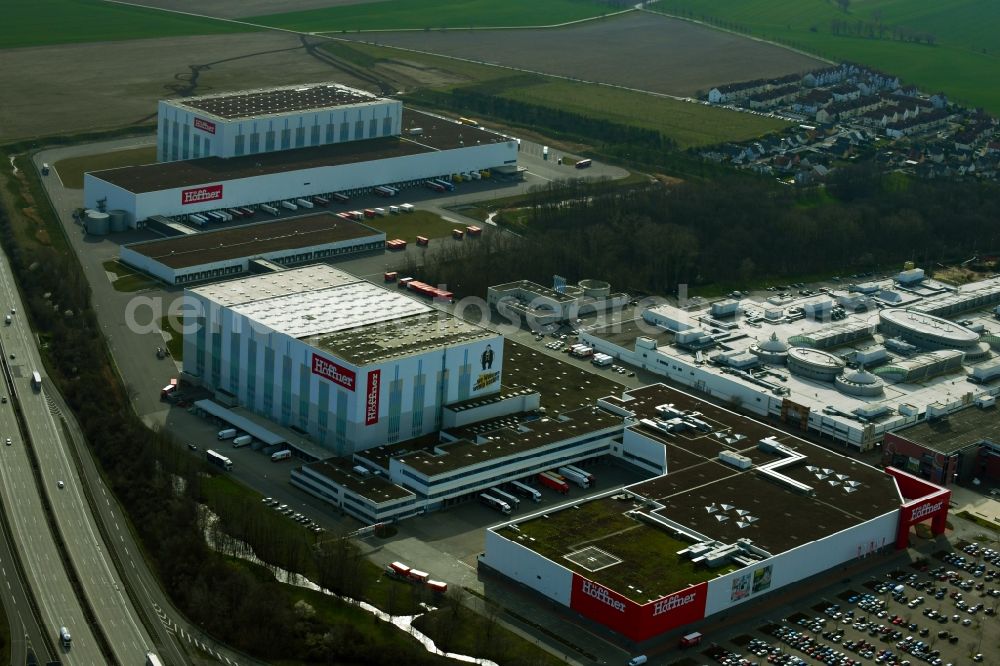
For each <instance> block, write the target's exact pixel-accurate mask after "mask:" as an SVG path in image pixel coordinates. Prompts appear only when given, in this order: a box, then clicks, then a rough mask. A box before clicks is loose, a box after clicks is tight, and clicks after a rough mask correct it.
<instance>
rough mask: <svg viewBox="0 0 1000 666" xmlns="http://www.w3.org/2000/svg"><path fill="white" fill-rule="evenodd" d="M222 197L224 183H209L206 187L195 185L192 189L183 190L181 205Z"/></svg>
mask: <svg viewBox="0 0 1000 666" xmlns="http://www.w3.org/2000/svg"><path fill="white" fill-rule="evenodd" d="M221 198H222V185H208V186H206V187H193V188H191V189H190V190H181V205H183V206H187V205H188V204H195V203H205V202H206V201H216V200H218V199H221Z"/></svg>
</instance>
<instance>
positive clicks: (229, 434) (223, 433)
mask: <svg viewBox="0 0 1000 666" xmlns="http://www.w3.org/2000/svg"><path fill="white" fill-rule="evenodd" d="M234 437H236V428H226V429H225V430H220V431H219V433H218V434H217V435H216V436H215V438H216V439H217V440H219V441H220V442H221V441H222V440H224V439H233V438H234Z"/></svg>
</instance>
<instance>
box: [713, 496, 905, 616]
mask: <svg viewBox="0 0 1000 666" xmlns="http://www.w3.org/2000/svg"><path fill="white" fill-rule="evenodd" d="M898 525H899V510H898V509H896V510H894V511H890V512H889V513H886V514H884V515H882V516H879V517H877V518H874V519H872V520H869V521H867V522H865V523H862V524H860V525H856V526H854V527H851V528H849V529H846V530H844V531H842V532H838V533H836V534H831V535H830V536H828V537H825V538H823V539H818V540H816V541H812V542H810V543H807V544H804V545H802V546H799V547H798V548H793V549H792V550H789V551H785V552H784V553H780V554H778V555H775V556H774V557H771V558H768V559H766V560H764V561H762V562H759V563H757V564H754V565H752V566H750V567H745V568H743V569H740V570H738V571H734V572H732V573H729V574H726V575H725V576H720V577H719V578H714V579H712V580H710V581H709V582H708V600H707V602H706V604H705V617H708V616H710V615H713V614H715V613H720V612H722V611H726V610H729V609H730V608H732V607H733V606H736V605H739V604H741V603H743V602H745V601H749V600H751V599H753V598H756V597H757V596H760V595H763V594H767V593H769V592H773V591H774V590H777V589H779V588H782V587H785V586H786V585H791V584H792V583H796V582H798V581H800V580H805V579H806V578H809V577H810V576H815V575H816V574H818V573H822V572H824V571H827V570H829V569H833V568H834V567H836V566H838V565H841V564H845V563H848V562H852V561H854V560H856V559H858V558H860V557H864V556H867V555H871V554H873V553H874V552H875V551H877V550H880V549H882V548H895V547H896V529H897V527H898ZM768 566H769V567H771V568H770V571H769V572H768V578H769V580H770V581H771V582H770V585H769V586H767V587H766V588H763V589H759V590H758V591H756V592H753V591H752V590H753V587H752V586H751V587H750V588H746V589H748V590H749V594H747V595H746V596H741V597H739V598H734V597H736V596H738V595H735V594H734V593H733V590H734V581H740V580H741V579H743V577H745V576H747V575H750V576H751V577H752V574H753V572H754V571H756V570H758V569H762V568H763V567H768ZM738 587H742V586H738Z"/></svg>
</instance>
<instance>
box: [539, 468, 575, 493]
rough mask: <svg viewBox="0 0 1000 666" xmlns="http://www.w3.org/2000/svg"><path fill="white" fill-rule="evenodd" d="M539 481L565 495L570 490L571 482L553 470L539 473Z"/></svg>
mask: <svg viewBox="0 0 1000 666" xmlns="http://www.w3.org/2000/svg"><path fill="white" fill-rule="evenodd" d="M538 482H539V483H540V484H542V485H543V486H546V487H547V488H551V489H552V490H554V491H556V492H557V493H562V494H563V495H565V494H566V493H568V492H569V484H568V483H566V480H565V479H563V478H562V477H560V476H558V475H556V474H553V473H552V472H542V473H541V474H539V475H538Z"/></svg>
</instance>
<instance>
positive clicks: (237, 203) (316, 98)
mask: <svg viewBox="0 0 1000 666" xmlns="http://www.w3.org/2000/svg"><path fill="white" fill-rule="evenodd" d="M157 137H158V139H157V154H158V157H159V159H160V160H161V161H160V162H159V163H156V164H148V165H143V166H135V167H122V168H118V169H107V170H103V171H95V172H90V173H87V174H85V175H84V205H85V207H86V208H87V209H90V210H93V211H96V213H95V214H97V213H99V212H100V211H111V212H114V213H115V214H116V215H117V216H120V217H122V218H123V219H124V221H125V222H126V223H127V224H128V225H129V226H131V227H137V226H142V224H143V222H144V221H145V220H147V219H149V218H150V217H153V216H155V215H160V216H165V217H176V218H187V217H188V216H190V215H192V214H197V213H203V212H208V211H215V210H224V209H228V208H234V207H249V208H255V207H257V206H258V205H260V204H275V205H280V203H281V202H282V201H289V202H291V201H294V200H295V199H298V198H302V197H312V196H317V195H329V194H331V193H335V192H345V191H365V190H370V189H371V188H374V187H376V186H379V185H394V186H406V185H414V184H420V183H422V182H424V181H425V180H428V179H431V178H438V177H450V175H451V174H456V173H469V172H473V171H477V172H478V171H484V170H488V169H496V168H500V167H506V168H511V167H516V164H517V149H518V144H517V141H516V140H514V139H511V138H510V137H507V136H503V135H501V134H497V133H495V132H491V131H489V130H485V129H483V128H480V127H471V126H469V125H463V124H461V123H459V122H457V121H456V120H452V119H448V118H443V117H441V116H435V115H431V114H427V113H422V112H419V111H413V110H411V109H403V108H402V105H401V103H400V102H399V101H396V100H390V99H383V98H379V97H375V96H372V95H370V94H369V93H366V92H363V91H358V90H352V89H350V88H345V87H344V86H339V85H336V84H321V85H313V86H298V87H282V88H270V89H266V90H255V91H244V92H237V93H230V94H224V95H210V96H204V97H194V98H187V99H183V100H169V101H162V102H160V109H159V126H158V133H157Z"/></svg>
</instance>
